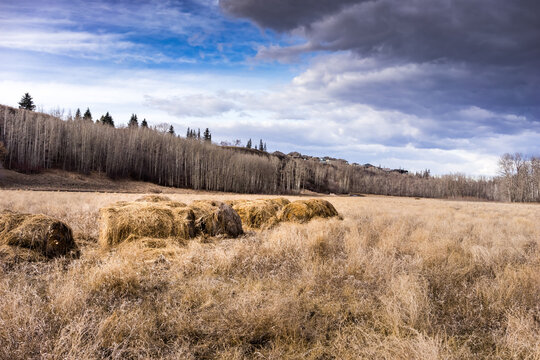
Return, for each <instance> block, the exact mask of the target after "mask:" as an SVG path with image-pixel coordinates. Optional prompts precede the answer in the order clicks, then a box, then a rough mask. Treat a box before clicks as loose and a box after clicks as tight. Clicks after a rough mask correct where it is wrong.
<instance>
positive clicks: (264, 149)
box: [263, 143, 267, 152]
mask: <svg viewBox="0 0 540 360" xmlns="http://www.w3.org/2000/svg"><path fill="white" fill-rule="evenodd" d="M263 151H264V152H267V151H266V143H264V147H263Z"/></svg>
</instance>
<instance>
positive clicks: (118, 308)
mask: <svg viewBox="0 0 540 360" xmlns="http://www.w3.org/2000/svg"><path fill="white" fill-rule="evenodd" d="M0 194H1V196H0V210H2V209H10V210H15V211H24V212H31V213H44V214H47V215H50V216H53V217H56V218H59V219H61V220H63V221H65V222H66V223H67V224H69V225H70V226H72V228H73V229H74V230H75V234H76V238H77V240H78V241H79V242H80V243H81V247H82V248H81V258H80V259H76V260H72V261H68V260H65V259H57V260H53V261H49V262H37V263H24V262H23V263H20V264H18V265H17V266H15V267H9V268H8V267H1V266H0V358H1V359H28V358H29V359H32V358H46V359H98V358H113V359H120V358H122V359H126V358H127V359H137V358H145V359H146V358H156V359H157V358H164V359H252V358H260V359H284V358H287V359H332V358H335V359H357V358H366V359H479V358H480V359H531V360H532V359H539V358H540V346H539V341H538V339H539V337H540V305H539V304H540V272H539V268H540V246H539V245H540V222H539V221H538V219H539V218H540V207H539V206H538V205H522V204H495V203H469V202H452V201H441V200H414V199H403V198H386V197H362V198H341V197H332V198H328V200H330V201H331V202H332V204H334V205H335V207H336V209H337V210H338V211H339V213H340V214H341V215H342V216H343V218H344V219H343V221H340V220H338V219H337V218H331V219H315V220H313V221H311V222H309V223H305V224H298V223H281V224H278V225H277V226H276V227H274V228H272V229H269V230H265V231H261V232H250V233H248V234H246V235H245V236H243V237H240V238H237V239H215V238H208V239H204V238H198V239H195V240H192V241H189V242H186V243H185V244H178V243H177V242H172V241H170V240H169V239H148V238H146V239H142V240H141V241H137V242H128V243H122V244H120V245H119V246H117V247H115V248H114V249H112V250H110V251H105V250H102V249H101V248H100V247H99V246H98V245H97V235H98V234H97V226H96V224H97V219H98V209H99V208H101V207H104V206H106V205H107V204H110V203H112V202H116V201H122V200H124V201H133V200H135V199H136V198H139V197H140V195H137V194H133V195H131V194H85V193H77V194H69V193H38V192H32V193H31V192H21V191H13V192H11V191H2V192H1V193H0ZM168 196H169V197H170V198H171V200H172V201H181V202H184V203H187V204H189V203H191V202H193V200H198V199H212V200H224V199H231V198H236V199H242V198H246V196H245V195H238V196H233V195H230V194H223V195H221V196H216V195H212V194H202V193H201V194H185V195H180V194H173V195H168ZM257 197H259V196H257ZM253 198H254V199H255V198H256V197H253ZM290 199H291V200H293V198H290Z"/></svg>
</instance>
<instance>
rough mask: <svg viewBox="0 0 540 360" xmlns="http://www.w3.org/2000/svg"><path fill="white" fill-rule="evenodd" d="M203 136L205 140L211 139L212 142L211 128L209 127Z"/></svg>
mask: <svg viewBox="0 0 540 360" xmlns="http://www.w3.org/2000/svg"><path fill="white" fill-rule="evenodd" d="M203 138H204V141H210V142H211V141H212V134H210V130H209V129H208V128H206V130H204V134H203Z"/></svg>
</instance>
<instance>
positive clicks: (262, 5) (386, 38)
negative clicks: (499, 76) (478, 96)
mask: <svg viewBox="0 0 540 360" xmlns="http://www.w3.org/2000/svg"><path fill="white" fill-rule="evenodd" d="M220 5H221V7H222V9H224V10H225V11H226V12H229V13H231V14H233V15H236V16H240V17H245V18H249V19H252V20H253V21H254V22H256V23H257V24H259V25H261V26H263V27H269V28H272V29H275V30H277V31H289V30H293V29H297V30H298V31H300V32H301V33H303V35H304V36H305V37H306V38H307V40H308V44H309V46H307V47H306V46H302V47H301V50H302V51H305V50H353V51H355V52H358V53H359V54H361V55H363V56H374V55H376V56H386V57H390V58H399V59H401V60H409V61H419V62H423V61H433V60H450V61H452V60H455V61H466V62H481V63H496V64H523V65H533V64H534V65H537V64H538V63H539V61H540V60H539V59H540V58H539V55H540V26H539V25H538V24H540V2H538V1H534V0H513V1H508V0H410V1H401V0H373V1H364V0H356V1H353V0H342V1H326V0H324V1H321V0H318V1H308V0H304V1H290V0H281V1H265V0H221V1H220ZM288 49H289V51H291V52H294V51H298V49H297V48H295V47H290V48H288ZM281 51H283V49H281Z"/></svg>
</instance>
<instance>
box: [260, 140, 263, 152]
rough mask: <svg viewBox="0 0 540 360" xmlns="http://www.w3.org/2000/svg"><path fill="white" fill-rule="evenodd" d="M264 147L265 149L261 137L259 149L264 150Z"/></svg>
mask: <svg viewBox="0 0 540 360" xmlns="http://www.w3.org/2000/svg"><path fill="white" fill-rule="evenodd" d="M263 149H264V144H263V141H262V139H260V141H259V150H261V151H263Z"/></svg>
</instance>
